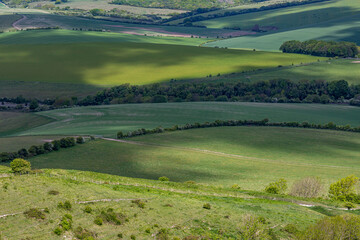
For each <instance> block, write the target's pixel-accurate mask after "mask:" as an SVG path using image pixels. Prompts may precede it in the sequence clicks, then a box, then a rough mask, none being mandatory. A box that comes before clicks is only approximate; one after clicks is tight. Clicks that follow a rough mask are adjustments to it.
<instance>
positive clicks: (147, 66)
mask: <svg viewBox="0 0 360 240" xmlns="http://www.w3.org/2000/svg"><path fill="white" fill-rule="evenodd" d="M0 51H1V52H2V55H3V56H4V58H2V59H1V61H0V63H1V65H0V71H1V73H2V76H1V78H0V81H1V80H7V81H8V80H12V81H27V82H31V81H39V82H52V83H82V84H91V85H103V86H104V85H119V84H123V83H131V84H148V83H155V82H161V81H168V80H170V79H174V78H175V79H186V78H195V77H204V76H207V75H209V74H212V75H216V74H218V73H221V74H223V73H231V72H240V71H250V70H254V69H259V68H261V69H264V68H270V67H275V66H278V65H290V63H294V64H298V63H300V62H303V63H306V62H314V61H316V60H317V59H319V58H318V57H312V56H306V55H296V54H294V55H292V54H282V53H267V52H253V51H237V50H226V49H211V48H200V47H189V46H173V45H162V44H156V45H154V44H149V43H141V44H140V43H129V42H123V43H81V44H80V43H73V44H40V45H39V44H31V45H29V44H28V45H20V44H19V45H0ZM54 57H56V60H55V59H54ZM14 63H16V64H14ZM59 63H61V69H60V64H59ZM19 69H21V71H19ZM54 73H56V74H54Z"/></svg>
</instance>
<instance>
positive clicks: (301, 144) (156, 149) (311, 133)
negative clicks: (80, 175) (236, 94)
mask: <svg viewBox="0 0 360 240" xmlns="http://www.w3.org/2000/svg"><path fill="white" fill-rule="evenodd" d="M359 139H360V138H359V134H358V133H346V132H334V131H326V130H309V129H292V128H272V127H221V128H220V127H219V128H210V129H196V130H187V131H179V132H172V133H165V134H155V135H148V136H143V137H136V138H131V139H129V141H135V143H134V142H130V143H129V142H125V143H124V142H113V141H105V140H97V141H94V142H90V143H87V144H84V145H81V146H77V147H74V148H72V149H65V150H61V151H59V152H56V153H50V154H45V155H41V156H38V157H35V158H31V159H30V161H31V163H32V164H33V165H34V166H35V167H36V168H65V169H77V170H86V171H96V172H103V173H110V174H115V175H120V176H127V177H138V178H146V179H157V178H158V177H160V176H163V175H166V176H167V177H169V178H170V179H172V180H174V181H180V182H183V181H190V180H191V181H196V182H200V183H206V184H213V185H225V186H231V185H233V184H239V185H240V186H241V187H242V188H244V189H253V190H262V189H264V188H265V186H266V185H267V184H268V183H269V182H271V181H275V180H276V179H278V178H280V177H283V178H285V179H287V180H288V181H289V182H290V183H292V182H293V181H295V180H298V179H301V178H303V177H307V176H317V177H320V178H321V179H322V181H323V183H324V184H326V186H328V184H329V183H330V182H333V181H335V180H336V179H337V178H339V177H345V176H347V175H349V174H355V175H359V173H360V168H359V167H358V164H357V162H358V161H359V160H360V152H359V147H360V141H359ZM136 143H138V144H136ZM269 169H271V171H269Z"/></svg>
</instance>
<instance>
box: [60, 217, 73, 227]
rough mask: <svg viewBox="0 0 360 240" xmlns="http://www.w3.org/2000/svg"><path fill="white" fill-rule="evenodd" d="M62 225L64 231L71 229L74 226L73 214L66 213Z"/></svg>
mask: <svg viewBox="0 0 360 240" xmlns="http://www.w3.org/2000/svg"><path fill="white" fill-rule="evenodd" d="M60 227H62V229H63V230H64V231H69V230H70V229H71V228H72V216H71V215H70V214H65V215H64V217H63V218H62V219H61V222H60Z"/></svg>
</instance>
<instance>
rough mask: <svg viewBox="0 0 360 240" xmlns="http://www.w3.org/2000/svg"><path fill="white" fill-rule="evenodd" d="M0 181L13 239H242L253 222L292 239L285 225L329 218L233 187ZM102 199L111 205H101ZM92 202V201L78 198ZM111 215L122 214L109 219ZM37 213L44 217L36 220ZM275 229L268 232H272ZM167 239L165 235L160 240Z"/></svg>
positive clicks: (328, 209) (91, 177) (112, 180)
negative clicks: (90, 237) (58, 231)
mask: <svg viewBox="0 0 360 240" xmlns="http://www.w3.org/2000/svg"><path fill="white" fill-rule="evenodd" d="M0 171H1V172H3V173H7V172H8V171H9V169H8V168H3V167H0ZM0 185H1V191H2V194H1V198H0V203H1V204H0V214H12V213H15V215H13V216H7V217H1V218H0V223H1V224H0V231H1V236H2V237H3V238H6V239H11V240H12V239H19V238H24V237H25V238H35V239H64V238H65V237H67V238H75V237H76V238H78V239H81V236H83V237H84V236H88V237H89V236H92V237H93V239H150V238H154V237H155V238H157V239H168V238H169V239H173V238H175V237H177V238H178V239H185V238H186V237H188V239H197V238H198V237H199V238H200V237H203V238H227V239H239V238H241V237H242V236H244V235H243V234H248V235H250V236H251V234H253V232H251V231H247V230H246V229H247V228H246V226H254V227H255V229H257V230H258V231H260V232H259V233H261V236H264V237H266V239H271V237H270V236H271V235H272V236H277V237H281V238H289V237H291V236H292V234H293V233H294V232H291V233H290V232H288V231H287V230H286V229H290V228H289V227H287V225H288V224H291V225H295V226H296V227H295V229H296V230H303V229H304V228H306V227H308V226H309V225H311V224H313V223H314V222H316V221H318V220H320V219H321V218H323V217H325V216H326V215H324V214H323V213H320V212H318V211H319V210H318V208H306V207H303V206H299V205H298V204H297V203H292V201H294V199H292V198H289V199H285V201H279V200H267V199H266V196H261V195H259V196H258V197H256V196H255V197H254V196H252V195H249V194H248V193H246V191H241V190H238V189H231V188H228V187H225V188H214V187H208V186H203V185H199V184H190V183H173V182H160V181H151V180H141V179H132V178H124V177H118V176H111V175H105V174H98V173H91V172H80V171H67V170H45V171H44V173H38V174H32V175H23V176H7V175H3V177H2V178H0ZM39 186H41V187H39ZM101 199H108V201H109V202H102V201H97V202H96V200H101ZM93 200H95V202H93V203H91V202H90V203H88V204H80V203H79V202H83V201H93ZM111 200H113V201H111ZM66 201H68V203H67V205H66V206H69V207H70V208H68V209H64V208H61V207H58V205H59V203H60V202H62V203H65V202H66ZM295 202H297V201H295ZM300 202H303V201H299V203H300ZM305 203H306V202H305ZM205 204H209V205H208V206H210V209H205V208H203V206H205ZM320 205H322V206H325V205H323V204H320ZM60 206H61V205H60ZM30 208H33V209H35V210H33V213H34V214H30V213H29V212H28V210H30ZM322 209H324V210H323V212H325V214H344V212H345V211H342V210H337V209H336V208H335V207H334V205H328V206H325V207H320V210H322ZM24 212H28V213H27V214H24ZM102 212H103V213H102ZM36 213H37V214H38V215H36ZM106 213H108V214H106ZM111 213H115V214H111ZM114 215H115V216H117V217H115V218H114V217H109V218H105V217H106V216H114ZM37 216H39V218H40V217H42V219H41V218H40V219H36V217H37ZM99 217H102V218H103V219H105V220H103V224H102V225H97V224H95V223H94V220H95V219H96V218H99ZM64 219H65V220H66V222H65V221H64ZM70 219H71V221H69V220H70ZM106 219H108V220H107V221H106ZM116 219H118V220H119V222H117V221H116ZM69 222H70V223H71V224H69ZM66 223H67V224H66ZM65 226H70V227H69V229H68V230H67V231H65V232H62V233H61V232H60V236H58V235H56V234H55V233H54V230H55V229H56V228H59V227H60V228H63V227H65ZM79 227H81V228H82V231H81V230H79ZM270 228H271V231H270V230H267V229H270ZM84 229H85V230H84ZM292 229H293V228H292ZM259 233H258V234H259ZM82 234H83V235H82ZM86 234H87V235H86ZM268 234H269V235H270V236H269V235H268ZM132 236H133V237H132ZM163 236H165V238H160V237H163ZM245 236H246V235H245ZM268 236H269V237H268ZM177 238H175V239H177ZM263 239H264V238H263Z"/></svg>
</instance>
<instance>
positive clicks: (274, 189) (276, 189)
mask: <svg viewBox="0 0 360 240" xmlns="http://www.w3.org/2000/svg"><path fill="white" fill-rule="evenodd" d="M286 189H287V182H286V180H285V179H283V178H280V179H279V180H278V181H277V182H273V183H270V184H269V185H268V186H267V187H266V188H265V192H267V193H272V194H284V193H285V191H286Z"/></svg>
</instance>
